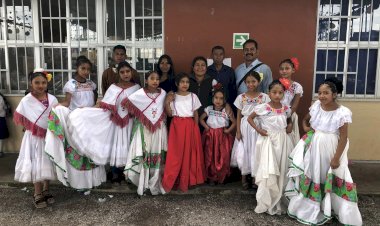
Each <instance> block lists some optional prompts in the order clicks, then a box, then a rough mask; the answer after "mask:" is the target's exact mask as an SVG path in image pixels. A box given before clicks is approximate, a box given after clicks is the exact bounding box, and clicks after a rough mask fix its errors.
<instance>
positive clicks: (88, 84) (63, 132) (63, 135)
mask: <svg viewBox="0 0 380 226" xmlns="http://www.w3.org/2000/svg"><path fill="white" fill-rule="evenodd" d="M91 65H92V64H91V62H90V60H88V59H87V58H86V57H84V56H80V57H78V59H77V71H76V74H75V77H74V78H73V79H70V80H69V81H68V82H67V83H66V85H65V86H64V88H63V91H64V92H65V94H66V98H65V101H63V102H61V104H60V105H58V106H56V107H55V108H53V109H52V111H51V113H50V116H49V129H48V131H47V134H46V148H45V150H46V153H48V155H49V156H50V157H51V160H52V161H53V162H54V163H55V165H56V170H57V177H58V179H59V181H61V182H62V183H63V184H64V185H65V186H70V187H73V188H75V189H90V188H93V187H96V186H99V185H100V184H101V183H102V182H105V181H106V173H105V169H104V166H97V165H95V164H94V163H93V161H92V160H91V159H89V158H87V157H85V156H83V155H81V154H80V152H78V150H79V147H77V146H76V145H75V142H74V140H75V139H74V137H73V134H71V133H70V132H69V129H68V125H69V122H68V121H69V114H71V112H72V111H75V109H78V108H83V107H92V106H94V105H95V100H96V95H95V93H96V85H95V83H94V82H92V81H90V80H88V79H87V77H88V75H89V73H90V70H91ZM83 145H90V144H89V143H86V144H83Z"/></svg>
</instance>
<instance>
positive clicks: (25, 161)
mask: <svg viewBox="0 0 380 226" xmlns="http://www.w3.org/2000/svg"><path fill="white" fill-rule="evenodd" d="M44 148H45V139H44V138H40V137H37V136H33V135H32V133H31V132H30V131H29V130H26V131H25V134H24V137H23V138H22V142H21V148H20V153H19V155H18V158H17V162H16V167H15V180H16V181H19V182H24V183H26V182H33V183H36V182H42V181H45V180H54V179H55V178H56V177H55V170H54V166H53V163H52V162H51V161H50V159H49V157H48V156H47V155H46V154H45V152H44Z"/></svg>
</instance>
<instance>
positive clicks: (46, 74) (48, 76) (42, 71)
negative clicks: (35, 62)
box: [33, 68, 53, 82]
mask: <svg viewBox="0 0 380 226" xmlns="http://www.w3.org/2000/svg"><path fill="white" fill-rule="evenodd" d="M33 73H41V74H43V75H45V77H46V79H47V81H48V82H50V81H51V79H52V78H53V75H52V74H50V73H49V72H47V71H45V70H44V69H43V68H36V69H34V71H33Z"/></svg>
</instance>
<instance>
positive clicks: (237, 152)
mask: <svg viewBox="0 0 380 226" xmlns="http://www.w3.org/2000/svg"><path fill="white" fill-rule="evenodd" d="M269 101H270V99H269V96H268V95H267V94H265V93H260V95H259V96H257V97H256V98H250V97H249V96H247V95H246V94H245V93H243V94H240V95H239V96H238V97H237V98H236V100H235V102H234V105H235V106H236V107H237V108H238V109H240V110H241V114H242V116H243V117H242V119H241V123H240V132H241V136H242V139H241V141H238V140H237V139H235V142H241V143H242V145H236V144H234V147H236V148H234V149H233V150H232V154H231V156H232V159H236V161H237V166H238V167H239V169H240V172H241V175H248V174H251V175H252V169H253V168H254V164H255V159H254V158H255V146H256V140H257V136H258V133H257V131H256V130H255V129H254V128H253V127H252V126H251V125H250V124H249V123H248V121H247V119H248V116H249V115H250V114H252V112H253V109H254V107H255V106H257V105H259V104H263V103H268V102H269ZM255 122H256V124H257V123H258V121H257V120H255ZM235 156H236V157H235ZM232 165H234V164H232Z"/></svg>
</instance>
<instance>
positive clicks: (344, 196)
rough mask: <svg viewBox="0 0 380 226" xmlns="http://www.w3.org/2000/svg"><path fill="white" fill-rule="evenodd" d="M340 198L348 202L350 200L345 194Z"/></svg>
mask: <svg viewBox="0 0 380 226" xmlns="http://www.w3.org/2000/svg"><path fill="white" fill-rule="evenodd" d="M342 198H343V199H345V200H347V201H350V199H349V198H348V196H347V195H346V194H344V195H342Z"/></svg>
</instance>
